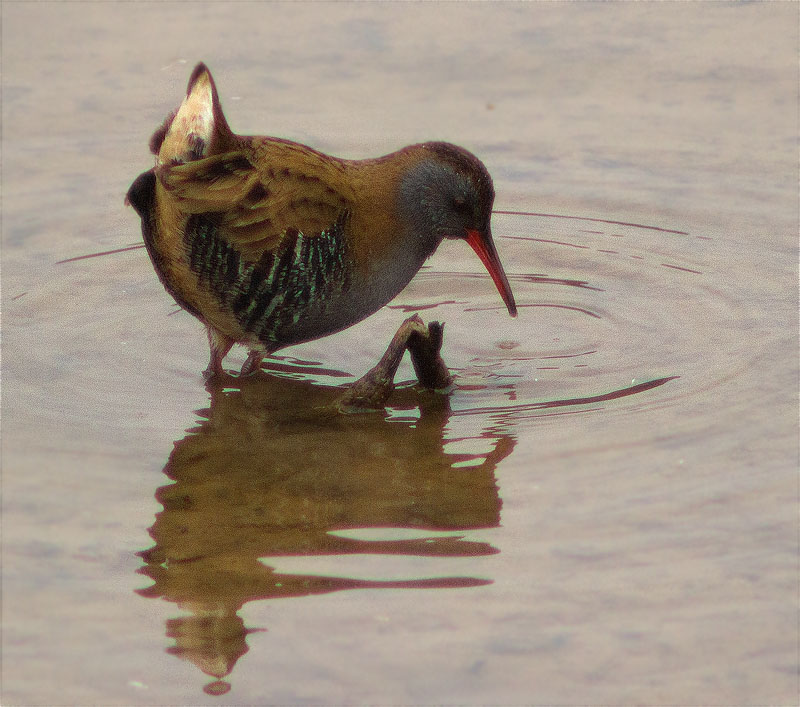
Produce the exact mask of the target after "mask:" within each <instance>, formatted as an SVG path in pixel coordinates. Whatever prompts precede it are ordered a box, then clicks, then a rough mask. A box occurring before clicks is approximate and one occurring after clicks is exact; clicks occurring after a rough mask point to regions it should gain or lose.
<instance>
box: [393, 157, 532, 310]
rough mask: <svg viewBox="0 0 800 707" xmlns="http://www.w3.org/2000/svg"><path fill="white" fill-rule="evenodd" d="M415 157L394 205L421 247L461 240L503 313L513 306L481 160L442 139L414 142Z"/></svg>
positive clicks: (491, 192)
mask: <svg viewBox="0 0 800 707" xmlns="http://www.w3.org/2000/svg"><path fill="white" fill-rule="evenodd" d="M413 152H414V154H415V157H416V159H415V160H414V161H413V162H412V164H411V166H410V167H409V168H408V170H407V171H406V173H405V174H404V175H403V178H402V180H401V182H400V191H399V209H400V213H401V214H402V216H403V217H404V218H405V219H407V221H408V222H409V223H410V224H411V228H412V230H413V232H414V234H415V236H416V237H417V238H419V239H421V240H422V243H421V246H422V247H424V248H426V249H429V253H433V251H434V250H435V249H436V247H437V246H438V245H439V243H440V242H441V241H442V239H444V238H452V239H461V240H465V241H466V242H467V243H469V245H470V246H471V247H472V249H473V250H474V251H475V253H477V255H478V257H479V258H480V259H481V262H482V263H483V264H484V266H485V267H486V269H487V270H488V271H489V274H490V275H491V276H492V280H494V283H495V285H496V286H497V289H498V290H499V292H500V296H501V297H502V298H503V302H505V305H506V307H508V313H509V314H510V315H511V316H512V317H514V316H516V314H517V306H516V303H515V302H514V295H513V293H512V292H511V286H510V285H509V284H508V278H507V277H506V274H505V272H504V270H503V266H502V264H501V263H500V258H499V257H498V255H497V250H496V249H495V247H494V241H493V240H492V230H491V216H492V204H493V202H494V187H493V186H492V178H491V177H490V176H489V172H488V171H487V170H486V167H485V166H484V165H483V163H482V162H481V161H480V160H479V159H478V158H477V157H475V156H474V155H473V154H471V153H470V152H468V151H467V150H465V149H463V148H461V147H458V146H457V145H451V144H449V143H446V142H429V143H423V144H421V145H415V146H414V148H413Z"/></svg>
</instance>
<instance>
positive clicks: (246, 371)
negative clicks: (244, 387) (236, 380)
mask: <svg viewBox="0 0 800 707" xmlns="http://www.w3.org/2000/svg"><path fill="white" fill-rule="evenodd" d="M263 361H264V354H263V353H261V352H260V351H254V350H253V349H251V350H250V353H249V354H248V355H247V360H246V361H245V362H244V363H243V364H242V370H241V372H240V373H239V375H240V376H251V375H253V374H254V373H256V372H258V371H260V370H261V363H262V362H263Z"/></svg>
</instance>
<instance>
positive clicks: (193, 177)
mask: <svg viewBox="0 0 800 707" xmlns="http://www.w3.org/2000/svg"><path fill="white" fill-rule="evenodd" d="M150 148H151V150H152V151H153V152H154V153H155V154H156V156H157V158H156V165H155V167H154V168H153V169H151V170H149V171H148V172H145V173H144V174H142V175H140V176H139V177H138V178H137V179H136V181H135V182H134V183H133V185H132V186H131V188H130V190H129V192H128V197H127V198H128V201H129V202H130V203H131V204H132V205H133V206H134V208H135V209H136V211H137V212H138V213H139V215H140V216H141V218H142V233H143V236H144V241H145V244H146V245H147V249H148V252H149V254H150V257H151V259H152V261H153V265H154V267H155V269H156V272H157V273H158V275H159V278H160V279H161V281H162V283H163V284H164V286H165V287H166V289H167V291H168V292H169V293H170V294H171V295H172V296H173V297H174V298H175V300H176V301H177V302H178V304H180V305H181V306H182V307H183V308H184V309H186V310H187V311H189V312H191V313H192V314H194V315H195V316H196V317H197V318H198V319H200V320H201V321H202V322H203V323H204V324H205V325H206V327H207V329H208V334H209V341H210V344H211V362H210V364H209V368H208V373H209V374H213V373H219V372H221V370H222V359H223V358H224V356H225V355H226V354H227V352H228V350H229V349H230V347H231V346H232V345H233V344H234V343H241V344H244V345H245V346H247V347H248V348H249V349H250V352H251V353H250V356H249V357H248V360H247V363H246V364H245V366H244V367H243V369H242V372H243V373H247V372H251V371H253V370H255V369H256V368H258V367H259V365H260V363H261V359H262V356H263V355H265V354H269V353H272V352H274V351H276V350H278V349H279V348H281V347H283V346H288V345H290V344H295V343H300V342H302V341H308V340H310V339H315V338H318V337H320V336H324V335H326V334H330V333H333V332H335V331H338V330H340V329H343V328H345V327H347V326H350V325H352V324H354V323H356V322H358V321H360V320H361V319H363V318H364V317H366V316H368V315H369V314H371V313H373V312H374V311H376V310H378V309H379V308H380V307H382V306H383V305H384V304H386V303H387V302H388V301H390V300H391V299H392V298H393V297H394V296H395V295H396V294H397V293H398V292H399V291H400V290H402V289H403V287H405V285H406V284H408V282H409V280H411V278H412V277H413V276H414V274H415V273H416V272H417V271H418V270H419V268H420V267H421V266H422V263H423V262H424V261H425V259H426V258H428V257H429V256H430V255H431V254H432V253H433V252H434V250H435V249H436V247H437V246H438V245H439V243H440V242H441V240H442V239H443V238H461V239H464V240H466V241H467V242H468V243H469V244H470V245H471V246H472V247H473V249H474V250H475V251H476V253H477V254H478V255H479V256H480V257H481V260H482V261H483V262H484V264H485V265H486V267H487V269H488V270H489V272H490V274H491V275H492V278H493V279H494V281H495V283H496V284H497V286H498V289H499V290H500V293H501V295H502V296H503V299H504V301H505V302H506V305H507V306H508V309H509V312H510V313H511V314H512V316H513V315H514V314H515V313H516V307H515V304H514V299H513V295H512V294H511V289H510V287H509V285H508V281H507V279H506V276H505V274H504V273H503V269H502V266H501V265H500V261H499V259H498V257H497V253H496V251H495V249H494V245H493V243H492V238H491V230H490V225H489V221H490V217H491V207H492V202H493V199H494V191H493V188H492V182H491V178H490V177H489V174H488V172H487V171H486V168H485V167H484V166H483V164H482V163H481V162H480V161H479V160H478V159H477V158H475V157H474V156H473V155H471V154H470V153H469V152H467V151H466V150H463V149H462V148H459V147H456V146H455V145H450V144H447V143H423V144H419V145H412V146H410V147H406V148H404V149H402V150H400V151H398V152H395V153H392V154H390V155H386V156H385V157H380V158H377V159H370V160H343V159H338V158H336V157H331V156H329V155H325V154H323V153H321V152H318V151H316V150H314V149H312V148H310V147H306V146H305V145H300V144H297V143H294V142H290V141H287V140H282V139H278V138H272V137H245V136H239V135H235V134H234V133H233V132H232V131H231V130H230V128H229V127H228V124H227V121H226V120H225V117H224V115H223V113H222V109H221V107H220V104H219V98H218V95H217V91H216V88H215V86H214V81H213V79H212V78H211V74H210V73H209V71H208V69H207V68H206V67H205V66H204V65H203V64H199V65H198V66H197V67H196V68H195V70H194V72H193V73H192V76H191V78H190V80H189V87H188V90H187V94H186V98H185V99H184V101H183V103H182V105H181V106H180V108H179V109H178V110H177V111H176V112H175V113H174V114H172V115H170V116H169V117H168V118H167V119H166V121H165V122H164V124H163V125H162V126H161V128H159V129H158V130H157V131H156V132H155V133H154V135H153V137H152V138H151V141H150Z"/></svg>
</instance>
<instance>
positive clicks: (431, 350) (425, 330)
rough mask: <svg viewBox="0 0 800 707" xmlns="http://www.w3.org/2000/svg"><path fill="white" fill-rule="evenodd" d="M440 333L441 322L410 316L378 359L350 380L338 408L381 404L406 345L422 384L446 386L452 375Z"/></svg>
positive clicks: (387, 396) (356, 407)
mask: <svg viewBox="0 0 800 707" xmlns="http://www.w3.org/2000/svg"><path fill="white" fill-rule="evenodd" d="M443 337H444V325H443V324H440V323H439V322H431V323H430V324H429V325H428V326H427V327H426V326H425V324H424V322H423V321H422V319H420V317H419V315H418V314H414V315H413V316H411V317H409V318H408V319H406V320H405V321H404V322H403V323H402V324H401V325H400V328H399V329H398V330H397V333H396V334H395V335H394V337H392V341H391V342H390V343H389V347H388V348H387V349H386V353H384V354H383V356H382V357H381V360H380V361H378V363H377V364H376V365H375V366H374V367H373V368H371V369H370V370H369V371H367V373H366V374H365V375H364V376H362V377H361V378H359V379H358V380H357V381H356V382H355V383H353V385H352V387H350V388H349V389H348V390H347V392H345V394H344V395H343V396H342V397H341V398H340V399H339V400H338V402H337V403H336V407H337V408H338V409H339V410H340V411H355V410H376V409H380V408H382V407H383V405H384V403H385V402H386V400H388V398H389V396H390V395H391V394H392V391H393V390H394V376H395V373H397V367H398V366H399V365H400V361H401V360H402V358H403V354H405V352H406V349H408V351H409V353H410V354H411V362H412V364H413V365H414V371H415V372H416V374H417V378H418V379H419V382H420V383H421V384H422V385H423V386H424V387H426V388H430V389H431V390H437V389H441V388H446V387H447V386H449V385H450V383H451V381H452V377H451V376H450V372H449V371H448V370H447V366H446V365H445V363H444V361H443V360H442V357H441V355H440V351H441V348H442V341H443Z"/></svg>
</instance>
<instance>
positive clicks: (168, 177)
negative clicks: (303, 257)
mask: <svg viewBox="0 0 800 707" xmlns="http://www.w3.org/2000/svg"><path fill="white" fill-rule="evenodd" d="M346 171H347V167H346V163H344V162H342V161H340V160H336V159H334V158H331V157H328V156H326V155H323V154H321V153H318V152H315V151H314V150H310V149H309V148H306V147H304V146H302V145H297V144H295V143H290V142H283V141H280V140H275V139H258V138H252V139H251V141H250V142H248V143H247V145H246V146H244V147H242V149H237V150H234V151H231V152H225V153H222V154H218V155H213V156H211V157H207V158H204V159H200V160H194V161H191V162H186V163H183V164H173V165H170V164H167V165H162V166H160V167H157V168H156V174H157V176H158V178H159V180H160V181H161V183H162V184H163V185H164V187H165V188H166V189H167V191H168V192H169V194H170V195H171V196H172V197H173V198H174V199H176V201H177V202H178V208H179V209H180V210H181V211H182V212H184V213H186V214H209V215H210V216H211V215H212V214H213V219H214V222H215V224H216V225H217V228H218V235H219V236H221V237H222V238H223V239H224V240H226V241H227V242H229V243H230V244H231V245H232V246H234V248H235V249H236V250H237V251H239V252H240V253H241V254H242V255H243V256H244V257H245V258H246V259H248V260H251V261H257V260H258V259H259V258H260V257H261V256H262V255H263V254H264V253H265V252H266V251H272V250H275V249H276V248H277V247H278V246H279V244H280V242H281V240H282V239H283V238H284V236H285V234H286V233H287V232H294V231H295V229H296V230H297V231H299V232H301V233H303V234H304V235H305V236H315V235H318V234H319V233H321V232H323V231H325V230H326V229H328V228H329V227H330V226H331V224H333V223H335V222H336V220H337V219H338V218H339V217H340V215H341V214H342V213H343V212H344V211H347V210H349V209H351V208H352V202H353V198H354V196H353V193H352V190H351V188H350V186H349V182H348V179H347V174H346Z"/></svg>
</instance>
